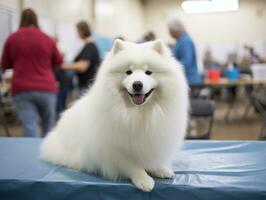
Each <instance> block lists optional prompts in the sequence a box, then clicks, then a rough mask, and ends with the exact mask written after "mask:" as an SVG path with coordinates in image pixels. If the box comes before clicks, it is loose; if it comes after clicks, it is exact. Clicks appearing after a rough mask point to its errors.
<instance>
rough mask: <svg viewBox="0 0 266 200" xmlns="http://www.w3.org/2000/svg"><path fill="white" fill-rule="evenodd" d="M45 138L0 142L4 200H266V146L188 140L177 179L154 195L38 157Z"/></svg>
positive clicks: (160, 182) (0, 181)
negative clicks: (42, 140)
mask: <svg viewBox="0 0 266 200" xmlns="http://www.w3.org/2000/svg"><path fill="white" fill-rule="evenodd" d="M40 142H41V139H34V138H0V199H1V200H13V199H20V200H27V199H34V200H35V199H37V200H42V199H45V200H48V199H49V200H50V199H64V200H68V199H69V200H79V199H95V200H96V199H106V200H109V199H112V200H113V199H130V200H131V199H132V200H138V199H169V200H171V199H178V200H183V199H189V200H194V199H195V200H201V199H204V200H208V199H210V200H219V199H222V200H227V199H241V200H255V199H264V200H265V199H266V142H259V141H253V142H252V141H186V142H185V144H184V147H183V149H182V151H181V152H180V153H179V154H177V155H176V160H175V162H174V166H173V168H174V171H175V177H174V178H173V179H170V180H160V179H156V184H155V188H154V190H153V191H152V192H150V193H145V192H142V191H139V190H138V189H136V188H135V186H133V185H132V184H131V183H130V182H129V181H126V180H125V181H122V182H112V181H109V180H105V179H103V178H99V177H96V176H93V175H89V174H86V173H83V172H80V171H77V170H73V169H68V168H64V167H61V166H56V165H53V164H50V163H47V162H45V161H42V160H40V159H39V158H38V150H39V145H40Z"/></svg>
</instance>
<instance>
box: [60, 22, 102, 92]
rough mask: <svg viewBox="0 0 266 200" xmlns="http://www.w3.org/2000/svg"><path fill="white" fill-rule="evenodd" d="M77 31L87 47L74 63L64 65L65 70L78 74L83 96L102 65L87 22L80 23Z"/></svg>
mask: <svg viewBox="0 0 266 200" xmlns="http://www.w3.org/2000/svg"><path fill="white" fill-rule="evenodd" d="M77 31H78V34H79V36H80V38H81V39H83V41H84V42H85V45H84V47H83V49H82V50H81V52H80V53H79V54H78V55H77V56H76V58H75V60H74V62H73V63H67V64H64V65H63V68H64V69H71V70H74V71H75V72H76V73H77V77H78V86H79V90H80V93H81V94H82V93H83V92H84V91H85V90H87V89H88V88H89V87H90V86H91V85H92V83H93V81H94V78H95V75H96V71H97V67H98V65H99V63H100V56H99V52H98V49H97V47H96V45H95V43H94V42H93V39H92V37H91V31H90V27H89V25H88V23H87V22H85V21H80V22H79V23H78V24H77Z"/></svg>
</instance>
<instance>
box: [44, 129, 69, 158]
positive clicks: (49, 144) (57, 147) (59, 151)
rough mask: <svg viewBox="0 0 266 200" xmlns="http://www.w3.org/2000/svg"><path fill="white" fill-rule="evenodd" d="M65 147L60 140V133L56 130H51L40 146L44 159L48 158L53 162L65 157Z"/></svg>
mask: <svg viewBox="0 0 266 200" xmlns="http://www.w3.org/2000/svg"><path fill="white" fill-rule="evenodd" d="M63 151H64V148H63V146H62V144H61V142H60V140H59V136H58V134H56V133H55V132H53V131H52V132H50V133H49V134H48V135H47V136H46V138H44V140H43V142H42V144H41V147H40V156H41V158H42V159H44V160H48V161H50V162H52V163H61V162H59V161H60V160H61V159H62V158H63V157H64V154H65V152H63Z"/></svg>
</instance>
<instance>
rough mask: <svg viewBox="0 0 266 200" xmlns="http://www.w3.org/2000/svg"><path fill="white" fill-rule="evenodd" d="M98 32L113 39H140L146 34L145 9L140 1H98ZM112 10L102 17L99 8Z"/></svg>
mask: <svg viewBox="0 0 266 200" xmlns="http://www.w3.org/2000/svg"><path fill="white" fill-rule="evenodd" d="M96 2H97V3H96V23H95V24H96V27H95V28H96V30H97V31H98V32H99V33H102V34H108V35H109V36H112V37H117V36H123V37H125V38H126V39H128V40H137V39H139V38H140V37H141V36H142V34H143V32H144V21H143V18H144V15H143V7H142V4H141V3H140V1H139V0H112V1H110V0H109V1H108V0H98V1H96ZM101 4H102V5H105V6H106V7H108V8H109V9H110V11H108V12H109V13H108V14H105V15H102V13H101V12H100V9H99V12H98V11H97V10H98V9H97V6H98V5H99V6H100V5H101Z"/></svg>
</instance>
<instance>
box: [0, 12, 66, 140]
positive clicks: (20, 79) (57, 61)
mask: <svg viewBox="0 0 266 200" xmlns="http://www.w3.org/2000/svg"><path fill="white" fill-rule="evenodd" d="M62 62H63V59H62V55H61V54H60V53H59V51H58V49H57V47H56V44H55V42H54V41H53V40H52V39H51V38H50V37H49V36H48V35H46V34H45V33H43V32H42V31H41V30H40V29H39V27H38V19H37V16H36V14H35V12H34V11H33V10H32V9H25V10H24V11H23V12H22V15H21V22H20V27H19V29H18V30H17V31H16V32H15V33H13V34H11V35H10V36H9V37H8V38H7V41H6V43H5V45H4V49H3V55H2V59H1V67H2V68H4V69H7V68H13V71H14V73H13V78H12V82H11V83H12V86H11V91H12V96H13V102H14V105H15V109H16V113H17V116H18V118H19V120H20V121H21V123H22V128H23V134H24V136H29V137H36V136H38V134H39V133H38V132H39V127H38V124H39V120H40V122H41V123H40V124H41V127H42V133H43V136H44V135H45V134H46V133H47V132H49V131H50V129H51V128H52V127H53V124H54V120H55V106H56V93H57V84H56V79H55V76H54V73H53V68H54V67H59V66H61V64H62Z"/></svg>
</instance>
